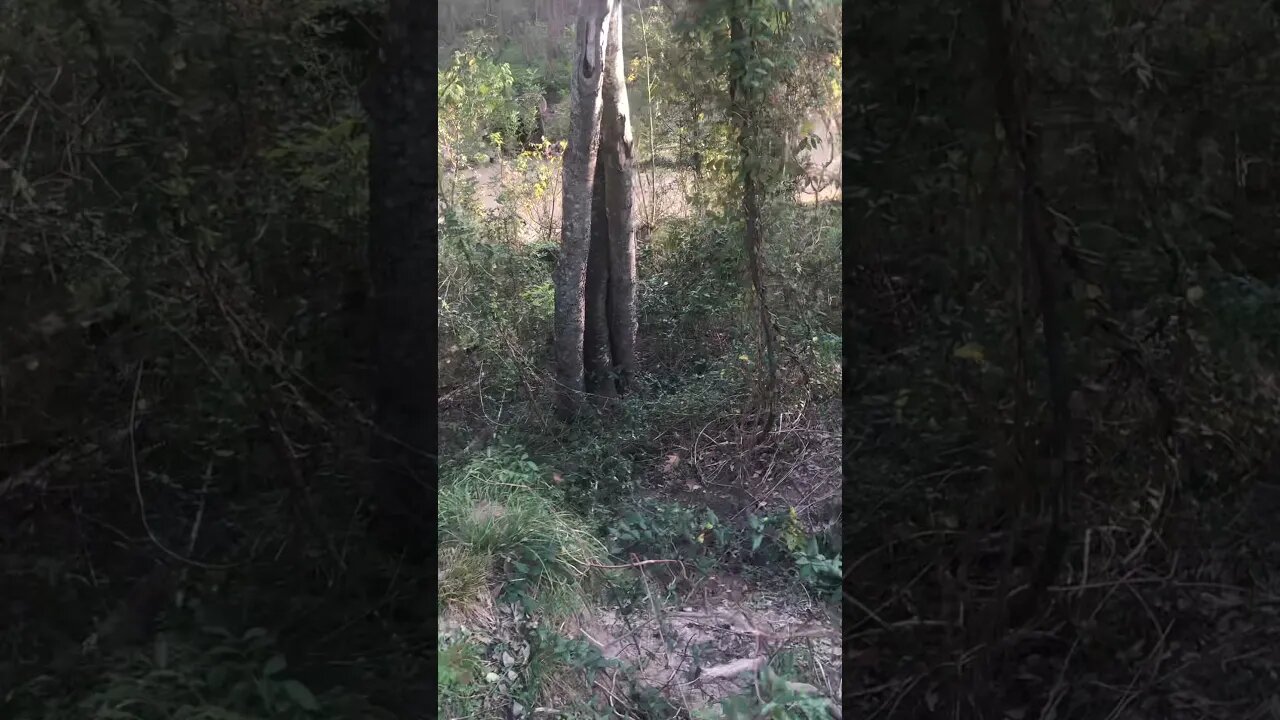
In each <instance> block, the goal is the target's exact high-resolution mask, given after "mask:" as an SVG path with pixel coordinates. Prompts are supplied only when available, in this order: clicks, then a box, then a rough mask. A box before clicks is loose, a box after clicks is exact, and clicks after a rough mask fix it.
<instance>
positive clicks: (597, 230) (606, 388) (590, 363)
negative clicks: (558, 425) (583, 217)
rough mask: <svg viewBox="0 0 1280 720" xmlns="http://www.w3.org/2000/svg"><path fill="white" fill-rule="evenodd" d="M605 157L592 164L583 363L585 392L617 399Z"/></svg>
mask: <svg viewBox="0 0 1280 720" xmlns="http://www.w3.org/2000/svg"><path fill="white" fill-rule="evenodd" d="M606 164H607V162H606V160H605V154H604V153H603V152H602V153H600V158H599V160H597V161H596V172H595V185H594V186H593V187H592V192H591V247H590V249H589V250H588V252H587V315H586V336H585V338H584V344H583V353H584V355H583V362H584V370H585V376H586V389H587V392H588V393H593V394H596V395H600V396H603V397H606V398H612V397H617V394H618V393H617V389H616V387H615V385H614V381H613V377H612V371H613V367H612V365H613V362H612V353H611V352H610V351H609V317H610V312H609V310H610V308H609V217H608V211H607V209H606V207H605V185H606V182H605V165H606Z"/></svg>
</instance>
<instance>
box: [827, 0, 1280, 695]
mask: <svg viewBox="0 0 1280 720" xmlns="http://www.w3.org/2000/svg"><path fill="white" fill-rule="evenodd" d="M1271 10H1272V9H1271V8H1265V9H1264V7H1263V6H1262V5H1260V4H1255V3H1248V2H1239V3H1226V4H1220V5H1216V6H1214V7H1213V8H1209V7H1208V6H1205V5H1201V4H1198V3H1148V2H1125V1H1117V2H1106V3H1100V4H1087V3H1062V2H1058V3H1049V4H1044V3H1032V2H1026V3H1018V2H1012V3H1011V2H998V3H991V4H986V5H983V6H981V7H964V8H960V7H957V8H953V9H952V10H951V11H950V12H943V13H938V12H937V11H936V8H933V7H932V6H929V5H928V4H927V3H910V2H909V3H887V2H885V3H881V2H870V3H864V4H861V5H859V6H857V7H856V8H855V9H854V11H853V14H854V17H853V19H852V23H851V33H852V40H853V42H852V44H851V47H853V48H854V49H855V57H854V58H852V59H851V62H850V68H851V69H852V71H853V76H852V78H851V80H850V81H851V83H852V84H853V88H852V89H850V90H848V91H847V93H846V95H845V97H846V98H847V103H848V105H847V108H848V110H847V113H846V114H847V116H848V119H850V121H851V122H850V124H849V125H848V126H847V127H848V128H849V130H850V133H849V134H848V135H849V143H850V145H849V147H848V148H847V152H849V153H851V154H852V156H853V157H856V158H857V162H856V163H854V167H853V168H852V171H851V172H852V175H851V177H850V182H849V186H848V188H847V191H846V197H847V198H848V201H849V206H848V208H847V212H849V213H850V214H851V215H852V216H853V217H855V218H858V221H859V224H860V231H859V232H858V233H857V234H856V235H855V236H854V237H853V244H852V247H851V252H850V255H849V262H847V263H846V273H847V275H848V282H849V284H848V286H847V290H846V299H847V301H848V302H850V304H851V307H850V310H851V313H852V315H851V318H850V321H849V324H848V325H847V326H846V327H847V331H846V342H849V343H851V345H850V347H849V351H850V363H849V365H848V377H847V382H848V388H849V390H850V393H851V395H850V397H849V399H848V404H847V408H848V433H849V434H848V436H847V437H846V441H845V447H846V448H847V449H848V451H849V453H850V457H849V458H848V463H849V464H848V465H847V467H848V471H847V472H848V473H849V477H850V478H851V481H850V482H851V485H852V486H853V487H854V488H855V492H857V493H858V495H859V497H860V498H864V499H865V500H866V502H867V503H868V505H866V506H863V505H861V504H860V505H859V506H858V508H851V510H852V512H853V513H854V518H853V519H852V523H853V524H852V525H850V526H849V527H856V528H860V530H856V531H854V533H853V535H852V537H851V541H852V542H854V543H855V544H856V545H863V546H866V547H868V548H872V547H880V546H881V543H882V538H883V537H884V536H885V534H886V533H889V534H893V533H896V532H908V533H916V532H926V533H931V534H930V535H921V536H918V537H917V538H916V539H913V540H905V541H895V543H894V544H893V546H892V547H891V548H885V549H884V550H877V551H874V552H875V554H876V555H878V554H879V553H881V552H886V551H887V552H890V553H892V560H891V561H890V560H889V558H888V556H887V555H886V556H884V561H882V562H881V564H880V565H879V566H878V567H874V568H873V566H875V565H876V563H877V561H876V560H874V559H873V558H874V557H875V556H876V555H873V556H872V557H869V558H868V560H867V562H866V563H864V564H862V565H861V567H862V568H863V572H865V573H866V574H865V575H862V574H859V575H858V576H857V577H856V578H854V580H853V583H852V587H850V588H849V591H850V594H851V595H852V596H853V597H854V598H856V600H857V601H858V603H857V605H852V606H851V608H850V612H851V613H852V615H853V616H854V617H858V618H862V619H859V620H854V621H852V628H854V630H853V632H855V633H860V632H861V631H862V629H863V628H869V627H873V626H874V627H878V628H883V627H884V623H888V624H890V625H892V623H894V622H895V619H894V618H897V619H902V620H907V619H911V618H919V617H923V616H928V617H932V618H947V619H946V620H945V621H944V622H945V623H946V626H945V627H946V628H947V629H945V630H940V632H939V633H937V634H932V633H925V634H923V635H916V636H911V635H910V634H908V633H897V632H891V633H890V635H893V636H894V639H893V640H892V641H890V642H891V644H893V645H894V646H895V647H898V648H900V650H901V651H902V652H905V653H907V654H910V655H912V656H913V657H916V656H927V657H929V658H932V659H931V660H929V661H927V664H928V665H929V666H930V667H931V668H933V670H935V671H941V674H940V675H938V676H936V677H935V676H933V675H931V678H934V679H931V680H930V681H929V682H927V683H923V684H927V685H929V687H927V688H925V687H922V688H920V689H919V691H918V692H916V691H912V692H904V693H900V694H896V695H895V694H894V693H884V694H879V693H873V695H872V696H868V699H867V701H866V706H865V707H863V708H862V712H863V713H864V714H867V715H871V714H874V713H876V712H881V713H882V715H887V716H890V717H895V716H896V717H914V716H917V715H921V714H931V713H934V714H936V713H940V712H945V713H946V714H949V715H957V716H959V717H1000V716H1008V715H1009V714H1025V715H1026V716H1028V717H1031V716H1037V717H1047V716H1050V715H1054V716H1057V717H1094V716H1105V715H1107V714H1113V715H1116V716H1121V715H1127V714H1133V715H1134V716H1135V717H1156V716H1160V715H1168V716H1172V717H1176V716H1178V715H1179V714H1181V713H1194V712H1198V711H1192V710H1189V709H1187V708H1185V707H1182V706H1181V701H1180V700H1179V699H1178V698H1179V697H1181V696H1180V695H1179V693H1183V692H1189V693H1192V694H1195V695H1202V696H1205V697H1218V696H1219V695H1218V694H1217V690H1215V689H1214V688H1216V687H1220V686H1221V685H1219V683H1235V682H1236V679H1237V678H1240V677H1242V675H1241V671H1240V670H1233V671H1228V672H1226V673H1223V671H1222V670H1221V669H1220V668H1218V669H1212V668H1210V664H1211V661H1209V660H1207V659H1205V657H1204V656H1201V655H1198V654H1197V653H1198V652H1199V651H1189V652H1184V651H1183V650H1182V649H1181V648H1183V647H1190V646H1192V645H1197V646H1198V647H1200V648H1202V649H1203V648H1205V647H1212V648H1214V649H1213V650H1211V651H1209V653H1208V655H1212V656H1213V657H1219V656H1232V657H1235V656H1238V653H1240V652H1248V650H1244V648H1256V647H1257V645H1256V641H1255V640H1254V639H1253V638H1252V637H1250V636H1249V634H1248V633H1235V632H1230V631H1227V632H1225V633H1220V632H1218V631H1214V630H1208V629H1207V628H1208V625H1203V624H1202V622H1203V618H1208V617H1217V616H1218V612H1219V611H1217V610H1215V609H1213V608H1214V607H1215V604H1216V603H1217V602H1219V601H1221V600H1222V599H1223V598H1224V597H1236V596H1237V595H1238V594H1239V593H1241V592H1245V591H1244V590H1243V589H1242V588H1243V586H1246V585H1249V586H1253V587H1255V588H1256V587H1272V585H1271V583H1272V582H1274V580H1273V579H1270V578H1272V573H1271V571H1270V570H1269V569H1264V568H1269V567H1270V563H1271V562H1273V559H1272V558H1271V557H1270V556H1269V554H1268V553H1265V552H1264V553H1261V554H1255V553H1253V551H1251V550H1246V549H1245V548H1250V547H1254V546H1255V543H1257V542H1265V541H1263V540H1262V538H1263V537H1267V536H1269V533H1268V532H1267V531H1265V530H1264V529H1263V523H1264V522H1265V521H1261V518H1262V517H1265V516H1266V514H1268V513H1269V512H1270V508H1271V507H1272V506H1271V505H1270V504H1269V503H1270V500H1269V498H1270V493H1269V491H1267V490H1265V489H1264V488H1263V487H1262V486H1260V485H1257V484H1255V482H1254V480H1255V478H1257V477H1259V473H1263V472H1266V471H1265V470H1263V468H1267V467H1269V466H1270V463H1271V462H1273V460H1272V459H1271V458H1272V457H1273V455H1274V451H1273V449H1272V448H1271V447H1269V446H1270V445H1271V441H1270V440H1265V441H1264V440H1262V438H1263V437H1267V438H1272V437H1275V436H1276V433H1277V430H1278V428H1277V426H1276V421H1275V418H1274V413H1272V412H1271V411H1270V410H1264V407H1265V406H1267V405H1269V404H1274V403H1275V402H1276V400H1277V395H1276V389H1275V385H1274V384H1273V383H1271V382H1270V380H1269V379H1267V378H1270V376H1271V374H1272V373H1273V372H1274V367H1275V366H1276V363H1277V362H1278V361H1280V360H1278V356H1277V354H1276V346H1275V344H1274V343H1272V342H1271V341H1270V340H1268V339H1267V338H1269V337H1270V332H1271V331H1270V329H1269V328H1270V324H1269V323H1261V324H1257V323H1256V321H1255V320H1250V319H1248V318H1256V317H1257V316H1256V315H1254V314H1253V310H1252V308H1256V307H1259V305H1258V303H1259V302H1261V303H1262V304H1263V305H1265V306H1268V307H1271V305H1269V303H1270V301H1269V300H1261V298H1264V297H1267V298H1270V297H1273V291H1274V287H1273V286H1274V270H1275V267H1274V266H1275V263H1274V262H1272V261H1270V260H1268V259H1266V258H1264V257H1263V256H1262V255H1260V254H1257V248H1259V247H1260V243H1262V242H1264V240H1263V238H1268V240H1267V241H1266V242H1273V241H1274V227H1270V229H1268V230H1263V229H1262V227H1261V226H1260V225H1258V224H1256V220H1257V217H1258V216H1257V215H1256V212H1258V210H1259V209H1260V208H1273V205H1274V201H1275V195H1274V193H1273V192H1271V190H1270V189H1269V188H1270V185H1269V183H1268V181H1267V180H1266V179H1265V175H1264V174H1257V175H1255V174H1254V173H1253V169H1254V168H1260V167H1269V166H1271V165H1272V164H1273V163H1274V162H1275V159H1276V156H1275V152H1274V147H1275V144H1274V141H1275V138H1274V137H1273V136H1274V133H1271V132H1267V131H1263V130H1262V126H1261V125H1260V124H1259V123H1261V122H1262V121H1261V118H1262V117H1263V115H1265V114H1266V113H1269V112H1271V111H1272V110H1273V109H1274V107H1275V106H1276V104H1277V103H1278V102H1280V95H1276V94H1275V93H1271V92H1266V91H1263V90H1262V88H1264V87H1270V86H1271V85H1272V84H1273V82H1272V79H1271V75H1272V74H1273V73H1272V71H1271V70H1270V68H1272V67H1273V63H1274V62H1275V58H1276V56H1277V53H1278V52H1280V43H1277V42H1276V40H1275V35H1274V33H1273V31H1274V29H1275V27H1276V19H1275V16H1274V13H1273V12H1272V11H1271ZM1263 28H1266V29H1265V30H1264V29H1263ZM1228 48H1235V49H1234V50H1230V49H1228ZM1246 96H1247V97H1249V98H1251V100H1250V101H1248V102H1245V101H1243V100H1242V98H1244V97H1246ZM1193 98H1194V99H1193ZM1210 106H1212V107H1214V108H1216V109H1215V111H1214V112H1212V113H1208V112H1205V109H1206V108H1207V107H1210ZM1237 133H1238V135H1237ZM1236 137H1239V142H1238V144H1237V141H1236V140H1235V139H1234V138H1236ZM1245 167H1248V168H1250V170H1249V171H1248V172H1239V171H1241V170H1242V169H1243V168H1245ZM1232 168H1234V169H1232ZM1249 178H1252V182H1254V183H1256V185H1254V187H1253V190H1250V189H1249V185H1248V183H1249V182H1251V181H1250V180H1249ZM1264 188H1267V189H1264ZM1036 238H1039V240H1038V241H1036V240H1035V239H1036ZM1015 239H1016V242H1013V240H1015ZM1226 445H1229V446H1230V447H1231V448H1232V450H1231V451H1230V452H1224V451H1223V450H1222V448H1223V447H1224V446H1226ZM864 507H866V508H867V509H866V510H865V511H864V509H863V508H864ZM869 508H875V510H874V511H872V510H870V509H869ZM1263 508H1267V510H1263ZM1259 513H1262V514H1261V515H1260V514H1259ZM1102 527H1106V528H1108V529H1107V530H1105V531H1101V530H1099V528H1102ZM1228 527H1230V530H1229V531H1228V530H1227V529H1226V528H1228ZM895 528H897V530H895ZM932 533H937V534H932ZM1104 536H1105V537H1104ZM1237 551H1239V553H1240V554H1234V555H1233V557H1235V558H1237V560H1238V564H1235V565H1233V566H1232V567H1231V568H1226V567H1222V566H1219V565H1218V564H1217V561H1215V560H1214V559H1213V558H1215V557H1217V556H1218V555H1219V554H1220V553H1236V552H1237ZM1059 558H1061V560H1060V561H1059ZM1175 558H1176V560H1175ZM939 563H941V564H939ZM1086 567H1087V568H1088V569H1087V570H1086V569H1085V568H1086ZM1246 575H1248V576H1250V577H1251V578H1253V579H1250V580H1243V579H1242V578H1243V577H1244V576H1246ZM1264 576H1265V577H1267V578H1269V579H1267V580H1261V578H1263V577H1264ZM1211 577H1212V578H1215V579H1214V580H1212V581H1211V582H1219V583H1221V585H1220V586H1218V587H1219V590H1217V591H1214V592H1211V593H1210V595H1212V596H1213V597H1207V596H1200V597H1197V598H1192V597H1190V596H1189V595H1187V594H1186V593H1185V592H1184V591H1185V587H1186V586H1185V585H1183V586H1181V587H1180V586H1179V584H1178V583H1181V582H1185V583H1193V582H1206V581H1208V580H1207V578H1211ZM1139 578H1142V579H1143V580H1141V582H1140V583H1138V582H1135V581H1137V580H1138V579H1139ZM1156 578H1160V579H1159V580H1158V581H1157V580H1156ZM1193 578H1194V579H1193ZM1256 581H1261V583H1262V585H1261V586H1255V585H1253V584H1254V583H1255V582H1256ZM904 585H911V586H912V587H913V588H916V589H918V590H916V589H913V590H912V591H911V592H909V593H908V595H909V596H910V598H909V599H902V598H900V597H897V596H893V595H891V593H889V592H886V591H884V590H883V588H886V587H903V586H904ZM1046 586H1047V587H1046ZM1117 587H1125V588H1126V590H1124V591H1117V592H1114V593H1113V592H1111V590H1112V589H1114V588H1117ZM1129 590H1132V592H1130V591H1129ZM1248 592H1253V590H1250V591H1248ZM1268 592H1269V590H1268ZM1246 594H1247V593H1246ZM858 606H864V607H865V608H866V609H870V610H873V611H874V617H873V616H871V615H869V614H867V613H866V610H865V609H859V607H858ZM1239 607H1240V613H1241V615H1242V617H1246V618H1248V620H1245V621H1244V622H1245V623H1246V624H1248V625H1253V623H1254V622H1255V621H1256V622H1260V623H1264V624H1266V621H1262V619H1261V614H1262V613H1263V611H1262V608H1261V607H1257V606H1251V605H1249V604H1248V603H1247V602H1245V603H1243V604H1242V605H1240V606H1239ZM962 608H963V610H962ZM886 613H888V614H886ZM1138 618H1145V623H1140V622H1137V619H1138ZM939 628H943V626H939ZM1166 628H1174V629H1172V630H1169V631H1168V632H1166V631H1165V629H1166ZM1179 628H1180V629H1179ZM1032 638H1036V639H1034V640H1033V639H1032ZM883 642H885V639H884V637H883V636H881V637H880V639H878V640H877V641H876V643H875V645H877V646H879V645H880V644H881V643H883ZM868 647H869V645H859V644H858V643H857V641H855V648H856V650H855V652H860V651H862V650H864V649H867V648H868ZM1136 647H1142V648H1145V649H1146V650H1140V651H1136V652H1135V653H1132V654H1130V653H1128V651H1127V650H1124V649H1122V648H1136ZM1156 647H1159V648H1161V649H1160V650H1159V651H1156V650H1155V648H1156ZM979 648H982V649H981V650H979ZM1054 648H1056V649H1054ZM1156 656H1159V657H1161V658H1162V659H1161V660H1160V661H1159V664H1160V665H1161V667H1163V668H1168V669H1169V670H1170V672H1169V674H1168V675H1163V674H1161V675H1159V676H1158V677H1157V679H1155V680H1154V681H1151V682H1148V681H1147V680H1144V679H1138V678H1137V675H1136V673H1135V670H1134V666H1133V665H1132V664H1126V663H1125V661H1122V660H1120V658H1121V657H1126V658H1129V659H1130V660H1133V659H1135V658H1137V662H1139V663H1140V664H1141V663H1144V662H1155V661H1154V659H1153V658H1154V657H1156ZM883 657H884V656H883V655H881V658H883ZM1042 660H1043V661H1042ZM957 662H959V663H961V664H964V665H965V668H964V669H960V670H956V671H954V672H953V671H952V670H943V668H956V667H957V666H956V665H955V663H957ZM1269 662H1270V661H1269V660H1268V661H1266V662H1260V663H1259V665H1264V664H1267V663H1269ZM876 667H877V671H876V673H873V674H874V675H875V679H873V680H869V681H868V685H867V686H866V688H864V689H868V690H869V689H872V688H874V687H877V686H878V684H879V683H881V682H884V681H887V680H885V678H888V677H899V678H907V677H911V676H913V674H914V673H915V672H916V671H915V670H913V669H911V668H909V667H907V666H906V665H900V664H898V663H897V662H895V661H887V662H878V663H876ZM1050 668H1053V669H1052V670H1051V669H1050ZM1174 668H1178V669H1177V670H1174ZM1246 674H1247V673H1246ZM1228 676H1229V677H1228ZM1033 677H1034V678H1037V679H1035V680H1032V678H1033ZM1086 678H1088V679H1086ZM1095 678H1096V679H1098V683H1099V684H1097V685H1096V686H1095V690H1088V689H1085V688H1086V687H1088V686H1089V685H1090V683H1092V682H1093V680H1094V679H1095ZM1122 687H1123V688H1129V690H1120V689H1119V688H1122ZM1234 687H1235V688H1236V690H1234V691H1233V695H1232V697H1233V698H1235V699H1236V700H1237V701H1238V702H1239V705H1238V706H1237V707H1240V708H1244V707H1249V708H1253V707H1261V706H1263V705H1264V704H1265V703H1266V702H1268V700H1266V698H1267V697H1268V693H1269V690H1265V689H1263V687H1262V685H1261V684H1254V683H1251V682H1247V681H1246V682H1241V683H1239V684H1238V685H1235V686H1234ZM974 688H988V690H987V691H983V692H975V691H974ZM1232 712H1233V711H1232V710H1227V709H1226V708H1225V707H1224V708H1223V709H1221V710H1216V709H1215V710H1209V711H1206V714H1207V715H1210V716H1220V717H1229V716H1230V715H1231V713H1232Z"/></svg>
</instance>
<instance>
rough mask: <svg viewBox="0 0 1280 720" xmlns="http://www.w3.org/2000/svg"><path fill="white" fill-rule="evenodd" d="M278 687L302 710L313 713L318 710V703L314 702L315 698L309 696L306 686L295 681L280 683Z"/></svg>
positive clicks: (309, 692)
mask: <svg viewBox="0 0 1280 720" xmlns="http://www.w3.org/2000/svg"><path fill="white" fill-rule="evenodd" d="M280 687H282V688H284V691H285V694H287V695H288V696H289V698H290V699H291V700H293V701H294V702H295V703H297V705H298V707H300V708H302V709H303V710H312V711H315V710H319V709H320V703H318V702H316V696H315V695H312V694H311V691H310V690H308V689H307V686H306V685H303V684H302V683H300V682H298V681H297V680H285V681H284V682H282V683H280Z"/></svg>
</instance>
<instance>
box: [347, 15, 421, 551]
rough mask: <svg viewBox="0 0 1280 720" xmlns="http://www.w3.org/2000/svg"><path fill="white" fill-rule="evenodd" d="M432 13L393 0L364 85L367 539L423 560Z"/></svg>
mask: <svg viewBox="0 0 1280 720" xmlns="http://www.w3.org/2000/svg"><path fill="white" fill-rule="evenodd" d="M434 36H435V16H434V10H433V7H432V6H430V5H428V4H426V3H421V2H418V1H417V0H392V1H391V7H390V12H389V17H388V22H387V25H386V30H385V34H384V36H383V37H384V40H383V53H382V55H383V59H382V62H380V63H379V65H378V67H377V68H375V70H374V71H373V75H372V76H371V77H370V79H369V82H368V83H366V85H365V87H364V88H362V93H361V95H362V101H363V103H364V106H365V109H366V110H367V112H368V113H369V120H370V137H369V249H368V252H369V269H370V274H371V276H372V278H371V279H372V285H373V288H372V290H373V312H374V323H375V330H374V334H375V340H374V365H375V369H374V383H373V384H374V388H373V396H374V406H375V407H374V422H375V429H374V432H373V438H372V444H371V448H370V454H371V455H372V459H373V462H374V466H375V469H374V480H373V484H374V496H375V499H376V504H377V516H376V518H377V519H376V520H375V527H374V530H375V533H374V534H375V535H376V536H378V537H379V538H380V539H381V540H383V541H384V542H385V543H386V544H388V545H389V546H390V547H391V548H392V549H395V550H398V551H407V552H409V553H410V554H411V555H424V554H425V553H426V552H427V550H426V545H427V543H426V539H427V538H430V537H432V535H431V525H432V523H434V522H435V521H434V512H433V511H432V509H431V507H430V502H429V499H430V497H431V495H430V493H432V492H434V490H432V489H430V483H431V481H432V480H433V479H434V477H435V464H434V455H433V454H432V450H433V447H434V446H433V443H434V441H435V427H434V423H435V413H436V409H435V404H434V403H433V402H431V398H430V395H431V393H430V391H429V390H428V389H427V387H428V384H429V383H431V382H432V381H433V379H434V378H435V357H436V354H435V353H436V343H435V333H434V327H433V326H432V325H431V323H428V322H423V318H424V317H425V316H426V315H427V314H428V313H429V312H430V311H431V308H432V307H433V306H434V304H435V297H434V289H433V288H434V286H435V282H434V275H435V261H436V257H435V249H434V247H435V245H434V242H433V235H434V232H435V228H434V224H435V208H434V207H433V206H432V203H433V200H432V198H431V194H430V193H429V192H428V190H429V189H430V187H431V185H432V183H433V182H434V180H435V178H434V177H433V176H432V166H433V162H432V160H433V156H434V155H435V153H436V147H435V138H434V129H433V128H431V127H430V126H429V124H428V123H426V122H424V121H425V120H426V119H427V118H430V117H431V115H432V113H433V112H434V108H435V103H436V96H435V74H436V71H435V64H436V58H435V54H434V53H435V50H434V49H433V48H434V47H435V43H433V42H431V38H432V37H434Z"/></svg>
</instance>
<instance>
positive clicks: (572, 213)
mask: <svg viewBox="0 0 1280 720" xmlns="http://www.w3.org/2000/svg"><path fill="white" fill-rule="evenodd" d="M576 42H577V51H576V54H575V58H574V64H573V68H574V77H573V82H572V83H571V84H570V115H569V146H568V148H567V149H566V151H565V156H564V212H563V220H562V223H561V225H562V233H563V234H562V244H561V249H560V258H559V261H558V263H557V265H556V272H555V286H556V309H555V336H554V341H553V342H554V349H553V355H554V358H553V361H554V363H555V379H556V384H557V386H556V410H557V414H558V415H559V416H560V417H561V418H562V419H564V420H568V419H571V418H572V417H573V416H575V415H576V414H577V413H578V411H579V409H580V408H581V404H582V402H583V399H584V397H585V394H586V393H590V394H592V395H595V396H597V397H603V398H613V397H616V396H618V395H619V394H620V393H622V392H625V391H626V390H627V387H628V385H629V381H630V378H631V376H632V374H633V372H634V370H633V365H634V356H635V352H634V347H635V334H636V324H637V323H636V306H635V235H634V227H633V222H632V219H631V187H632V161H631V156H632V145H631V119H630V111H629V105H628V102H627V95H626V85H625V66H624V64H623V55H622V9H621V7H620V4H619V3H618V1H617V0H582V3H581V5H580V7H579V15H578V27H577V37H576Z"/></svg>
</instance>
